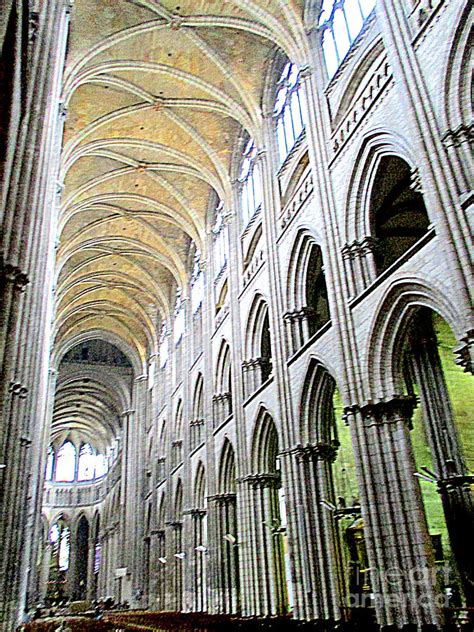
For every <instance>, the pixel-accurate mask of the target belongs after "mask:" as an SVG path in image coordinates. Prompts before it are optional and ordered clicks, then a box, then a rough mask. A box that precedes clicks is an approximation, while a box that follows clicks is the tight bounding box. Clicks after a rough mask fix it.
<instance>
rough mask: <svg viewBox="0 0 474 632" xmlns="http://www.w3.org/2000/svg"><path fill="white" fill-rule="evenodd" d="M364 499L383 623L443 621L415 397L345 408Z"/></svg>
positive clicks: (436, 623) (429, 625)
mask: <svg viewBox="0 0 474 632" xmlns="http://www.w3.org/2000/svg"><path fill="white" fill-rule="evenodd" d="M346 412H347V416H348V420H349V424H350V426H351V433H352V437H353V444H354V452H355V458H356V464H357V468H358V478H359V490H360V493H361V496H362V499H363V502H362V517H363V519H364V531H365V534H366V543H367V552H368V557H369V562H370V568H371V572H370V580H371V585H372V587H373V593H374V600H375V609H376V613H377V619H378V622H379V624H380V625H381V626H382V629H383V628H384V627H388V626H393V627H395V628H403V626H406V625H409V624H411V625H414V624H416V625H418V626H419V628H421V629H432V628H433V629H438V627H440V626H441V624H442V615H441V611H440V605H441V603H440V601H439V595H438V594H437V587H436V577H435V566H434V559H433V553H432V549H431V542H430V537H429V534H428V527H427V524H426V518H425V513H424V509H423V501H422V498H421V491H420V488H419V484H418V481H417V479H416V478H415V477H414V472H415V471H416V466H415V460H414V456H413V451H412V446H411V440H410V428H411V416H412V412H413V400H412V399H411V398H407V397H399V398H396V399H393V400H391V401H387V402H380V403H377V404H368V405H366V406H363V407H360V408H359V407H353V408H350V409H347V411H346Z"/></svg>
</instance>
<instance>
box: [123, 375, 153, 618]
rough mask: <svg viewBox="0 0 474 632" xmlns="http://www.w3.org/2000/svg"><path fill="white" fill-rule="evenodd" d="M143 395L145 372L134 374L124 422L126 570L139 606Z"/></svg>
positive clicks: (144, 424) (141, 582)
mask: <svg viewBox="0 0 474 632" xmlns="http://www.w3.org/2000/svg"><path fill="white" fill-rule="evenodd" d="M147 396H148V381H147V376H146V375H140V376H138V377H136V378H135V387H134V393H133V401H134V404H135V415H134V418H133V423H132V424H130V420H129V426H128V436H127V444H128V447H129V449H127V460H129V461H130V464H129V465H130V469H129V471H130V479H129V490H128V494H131V495H132V498H131V499H130V498H128V497H127V503H128V507H129V513H128V523H127V524H128V525H129V532H128V536H129V537H130V538H131V539H130V540H129V543H130V549H131V556H130V567H129V572H130V571H131V573H132V595H131V600H132V601H131V603H132V604H134V605H135V607H141V606H143V604H142V599H141V596H142V595H143V593H144V587H145V577H144V568H145V564H144V541H143V537H144V528H145V503H144V493H143V490H144V477H145V463H146V452H145V445H144V440H145V436H146V427H147V414H148V407H147Z"/></svg>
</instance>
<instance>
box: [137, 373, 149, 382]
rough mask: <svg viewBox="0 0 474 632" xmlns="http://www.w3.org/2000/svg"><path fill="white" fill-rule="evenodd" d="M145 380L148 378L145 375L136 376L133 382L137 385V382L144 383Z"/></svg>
mask: <svg viewBox="0 0 474 632" xmlns="http://www.w3.org/2000/svg"><path fill="white" fill-rule="evenodd" d="M147 379H148V376H147V375H145V374H143V375H138V376H137V377H136V378H135V382H137V383H139V382H144V381H145V380H147Z"/></svg>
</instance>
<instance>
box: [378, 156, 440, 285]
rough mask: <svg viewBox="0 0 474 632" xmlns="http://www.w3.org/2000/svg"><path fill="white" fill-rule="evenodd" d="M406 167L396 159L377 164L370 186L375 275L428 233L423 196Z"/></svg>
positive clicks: (388, 157)
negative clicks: (374, 245) (374, 244)
mask: <svg viewBox="0 0 474 632" xmlns="http://www.w3.org/2000/svg"><path fill="white" fill-rule="evenodd" d="M418 189H419V186H418V185H417V183H416V182H415V179H414V176H413V174H412V171H411V170H410V167H409V165H408V164H407V163H406V162H405V161H404V160H402V159H401V158H398V157H397V156H385V157H384V158H382V160H381V161H380V165H379V167H378V169H377V174H376V176H375V179H374V183H373V186H372V193H371V198H370V213H371V221H372V234H373V235H374V236H375V237H376V239H377V246H376V249H375V265H376V268H377V273H378V274H381V273H382V272H383V271H384V270H386V269H387V268H388V267H390V266H391V265H392V263H394V262H395V261H396V260H397V259H399V258H400V257H401V256H402V255H403V254H404V253H405V252H406V251H407V250H409V248H411V247H412V246H413V244H415V243H416V242H417V241H418V240H419V239H420V238H421V237H422V236H423V235H424V234H425V233H426V231H427V230H428V226H429V224H430V221H429V218H428V213H427V211H426V207H425V203H424V201H423V196H422V194H421V193H420V192H419V190H418Z"/></svg>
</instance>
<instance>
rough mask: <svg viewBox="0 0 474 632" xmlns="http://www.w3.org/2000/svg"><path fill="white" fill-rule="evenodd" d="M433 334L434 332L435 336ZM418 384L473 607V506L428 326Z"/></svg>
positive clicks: (420, 337)
mask: <svg viewBox="0 0 474 632" xmlns="http://www.w3.org/2000/svg"><path fill="white" fill-rule="evenodd" d="M430 329H431V330H430ZM411 355H412V363H413V369H414V377H415V381H416V383H417V384H418V386H419V389H420V399H421V405H422V409H423V421H424V428H425V432H426V436H427V439H428V443H429V445H430V448H431V454H432V456H433V467H434V470H435V473H436V475H437V477H438V491H439V493H440V496H441V500H442V503H443V508H444V515H445V519H446V526H447V528H448V533H449V538H450V543H451V549H452V551H453V554H454V558H455V560H456V563H457V567H458V571H459V575H460V578H461V584H462V588H463V592H464V596H465V599H466V604H467V605H468V606H471V607H472V606H474V541H473V538H472V537H471V534H472V533H474V504H473V497H472V491H471V488H470V485H471V484H472V483H473V482H474V477H473V476H469V474H468V471H467V468H466V464H465V461H464V456H463V454H462V450H461V443H460V439H459V436H458V432H457V428H456V420H455V418H454V413H453V410H452V406H451V401H450V398H449V393H448V389H447V387H446V382H445V379H444V375H443V369H442V366H441V360H440V357H439V353H438V346H437V340H436V334H435V332H434V331H433V330H432V328H430V327H429V326H428V325H427V323H426V320H425V319H423V321H422V322H421V320H420V322H419V324H418V327H416V328H415V331H414V332H413V337H412V340H411Z"/></svg>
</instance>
